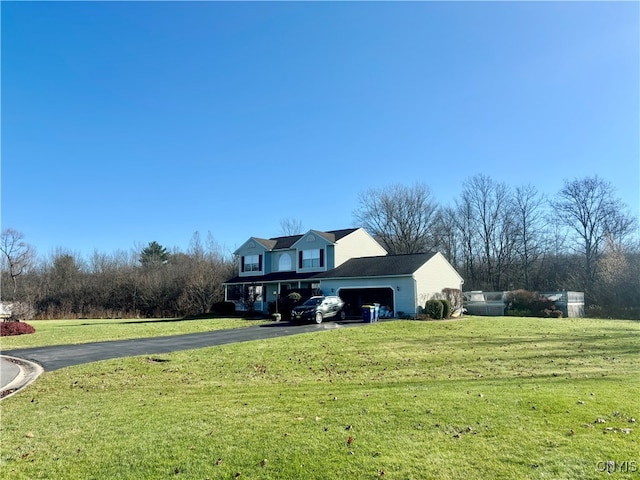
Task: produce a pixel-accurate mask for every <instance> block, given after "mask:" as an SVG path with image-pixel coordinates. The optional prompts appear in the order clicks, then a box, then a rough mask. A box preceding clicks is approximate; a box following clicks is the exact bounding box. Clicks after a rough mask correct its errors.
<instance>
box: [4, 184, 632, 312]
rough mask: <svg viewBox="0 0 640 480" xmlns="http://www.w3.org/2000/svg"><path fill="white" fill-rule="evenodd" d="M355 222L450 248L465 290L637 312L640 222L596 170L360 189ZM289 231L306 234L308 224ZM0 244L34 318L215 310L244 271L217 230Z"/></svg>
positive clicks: (417, 244)
mask: <svg viewBox="0 0 640 480" xmlns="http://www.w3.org/2000/svg"><path fill="white" fill-rule="evenodd" d="M353 217H354V220H355V223H356V224H357V225H359V226H362V227H364V228H365V229H366V230H367V231H368V232H369V233H370V234H372V235H373V236H374V238H376V239H377V240H378V241H379V242H380V243H381V244H382V245H383V246H384V247H385V248H386V249H387V251H388V252H389V253H390V254H406V253H417V252H427V251H440V252H442V253H443V254H444V255H445V257H447V258H448V260H449V261H450V262H451V264H452V265H453V266H454V267H455V268H456V269H457V270H458V271H459V272H460V274H461V275H462V276H463V278H464V279H465V284H464V288H465V290H466V291H469V290H484V291H510V290H517V289H525V290H529V291H556V290H575V291H583V292H585V301H586V304H587V307H588V308H587V311H588V312H589V313H592V314H593V315H597V316H612V317H619V318H640V241H639V239H638V224H637V219H636V218H635V217H633V216H632V215H631V214H630V213H629V211H628V207H627V206H626V205H625V204H624V203H623V202H622V201H621V200H620V199H619V198H618V197H617V196H616V194H615V188H614V187H613V185H611V184H610V183H608V182H606V181H604V180H603V179H601V178H599V177H597V176H596V177H585V178H580V179H574V180H566V181H565V182H564V185H563V187H562V188H561V189H560V191H559V192H557V194H556V195H555V196H553V197H552V198H546V197H545V196H544V195H542V194H541V193H540V192H539V191H538V190H537V189H536V188H535V187H533V186H531V185H524V186H511V185H507V184H505V183H500V182H496V181H495V180H493V179H491V178H490V177H488V176H485V175H476V176H474V177H471V178H469V179H467V180H466V181H465V182H463V184H462V190H461V193H460V195H459V197H458V198H457V199H455V201H454V202H453V204H452V205H448V206H441V205H439V204H438V203H437V202H436V201H435V200H434V198H433V195H432V193H431V190H430V188H429V187H428V185H426V184H425V183H416V184H415V185H413V186H406V185H391V186H388V187H386V188H381V189H370V190H367V191H363V192H362V193H361V194H360V197H359V199H358V204H357V206H356V208H355V209H354V211H353ZM281 228H282V233H283V234H284V235H293V234H296V233H302V231H301V230H302V223H301V222H300V221H299V220H294V219H286V220H284V221H282V222H281ZM0 251H1V253H2V265H1V266H2V270H1V274H2V282H1V285H0V287H1V294H2V299H3V300H10V301H15V302H16V303H17V304H19V305H20V308H22V309H25V310H27V311H25V312H24V316H36V317H37V318H74V317H83V318H86V317H131V316H145V317H147V316H149V317H151V316H153V317H156V316H157V317H162V316H165V317H166V316H169V317H176V316H185V315H198V314H208V313H211V312H212V311H213V310H214V309H215V307H216V305H217V304H218V303H220V302H222V300H223V296H224V291H223V286H222V283H223V282H224V281H225V280H226V279H228V278H230V277H232V276H233V275H234V273H235V271H236V269H237V262H236V261H235V259H233V258H231V257H230V256H229V255H227V254H225V253H224V252H223V251H222V249H221V248H220V246H219V245H218V244H217V243H216V241H215V239H214V238H213V236H212V235H211V233H209V234H208V235H207V236H206V238H205V239H204V240H203V239H202V238H201V235H200V234H199V233H198V232H196V233H195V234H194V235H193V237H192V239H191V242H190V245H189V248H188V249H187V250H186V251H180V250H174V251H171V252H169V251H168V250H167V249H166V248H165V247H163V246H162V245H160V244H158V243H157V242H150V243H149V244H148V245H146V246H145V247H142V248H138V249H136V250H135V251H132V252H124V251H117V252H114V253H111V254H105V253H100V252H94V253H93V254H92V255H91V256H90V257H89V258H88V259H83V258H81V257H80V256H79V255H76V254H73V253H71V252H68V251H64V250H62V249H60V250H58V251H56V252H55V253H54V254H53V255H51V256H50V258H48V259H39V258H38V257H37V255H36V252H35V250H34V249H33V247H31V246H30V245H29V244H28V243H27V242H26V241H25V239H24V235H23V234H22V233H21V232H18V231H16V230H13V229H11V228H7V229H5V230H3V231H2V238H1V239H0Z"/></svg>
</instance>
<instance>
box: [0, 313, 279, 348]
mask: <svg viewBox="0 0 640 480" xmlns="http://www.w3.org/2000/svg"><path fill="white" fill-rule="evenodd" d="M27 323H29V324H30V325H32V326H33V327H34V328H35V329H36V333H33V334H29V335H16V336H11V337H2V338H0V348H1V349H2V351H5V350H11V349H15V348H29V347H43V346H47V345H70V344H78V343H89V342H104V341H109V340H126V339H131V338H144V337H159V336H168V335H180V334H185V333H199V332H210V331H214V330H224V329H228V328H241V327H249V326H252V325H259V324H262V323H267V322H266V321H264V320H244V319H240V318H207V319H197V320H184V319H179V318H173V319H167V318H163V319H150V318H144V319H139V318H137V319H113V320H110V319H89V320H87V319H82V320H32V321H29V322H27Z"/></svg>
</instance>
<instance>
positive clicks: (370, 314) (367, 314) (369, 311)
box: [362, 305, 376, 323]
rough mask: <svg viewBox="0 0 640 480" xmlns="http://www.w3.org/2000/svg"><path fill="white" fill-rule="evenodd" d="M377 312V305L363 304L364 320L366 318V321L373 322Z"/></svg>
mask: <svg viewBox="0 0 640 480" xmlns="http://www.w3.org/2000/svg"><path fill="white" fill-rule="evenodd" d="M375 314H376V313H375V307H374V306H373V305H362V320H364V323H371V322H373V321H374V319H373V318H374V316H375Z"/></svg>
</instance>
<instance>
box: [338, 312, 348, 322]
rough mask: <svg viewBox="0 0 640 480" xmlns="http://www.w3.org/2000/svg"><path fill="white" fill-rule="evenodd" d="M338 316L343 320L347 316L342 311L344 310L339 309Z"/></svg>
mask: <svg viewBox="0 0 640 480" xmlns="http://www.w3.org/2000/svg"><path fill="white" fill-rule="evenodd" d="M338 316H339V317H340V320H344V319H346V318H347V314H346V313H344V310H340V313H339V314H338Z"/></svg>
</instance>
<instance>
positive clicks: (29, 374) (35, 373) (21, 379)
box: [0, 355, 44, 401]
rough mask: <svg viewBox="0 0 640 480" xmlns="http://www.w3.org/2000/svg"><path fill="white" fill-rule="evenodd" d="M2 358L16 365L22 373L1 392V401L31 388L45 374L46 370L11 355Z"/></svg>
mask: <svg viewBox="0 0 640 480" xmlns="http://www.w3.org/2000/svg"><path fill="white" fill-rule="evenodd" d="M0 357H2V360H6V361H9V362H11V363H13V364H15V365H16V366H17V367H18V368H19V369H20V373H18V375H16V377H15V378H14V379H13V380H12V381H11V382H9V383H8V384H7V385H5V386H3V387H2V390H0V401H1V400H4V399H5V398H8V397H10V396H12V395H13V394H15V393H17V392H18V391H20V390H22V389H23V388H25V387H27V386H29V385H30V384H31V383H33V382H34V381H35V379H36V378H38V377H39V376H40V374H42V372H44V369H43V368H42V367H41V366H40V365H38V364H37V363H35V362H31V361H29V360H25V359H23V358H16V357H12V356H10V355H0Z"/></svg>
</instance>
